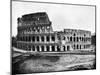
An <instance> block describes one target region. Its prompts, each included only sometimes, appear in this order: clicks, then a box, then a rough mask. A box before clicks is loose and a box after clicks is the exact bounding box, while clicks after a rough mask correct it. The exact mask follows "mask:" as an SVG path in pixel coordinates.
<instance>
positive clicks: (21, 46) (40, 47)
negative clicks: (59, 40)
mask: <svg viewBox="0 0 100 75" xmlns="http://www.w3.org/2000/svg"><path fill="white" fill-rule="evenodd" d="M17 48H19V49H23V50H26V51H37V52H62V51H69V50H70V46H59V45H56V46H55V45H46V46H45V45H37V46H35V45H32V46H31V45H25V44H18V45H17Z"/></svg>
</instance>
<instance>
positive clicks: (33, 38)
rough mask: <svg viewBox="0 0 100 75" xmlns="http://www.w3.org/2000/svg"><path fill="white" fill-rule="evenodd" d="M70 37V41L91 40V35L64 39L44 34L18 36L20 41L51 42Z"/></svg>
mask: <svg viewBox="0 0 100 75" xmlns="http://www.w3.org/2000/svg"><path fill="white" fill-rule="evenodd" d="M66 39H68V41H70V42H80V41H81V42H91V38H89V37H72V36H71V37H64V38H63V39H59V37H58V36H56V35H44V36H23V37H18V40H19V41H26V42H31V41H32V42H50V41H55V40H65V41H66Z"/></svg>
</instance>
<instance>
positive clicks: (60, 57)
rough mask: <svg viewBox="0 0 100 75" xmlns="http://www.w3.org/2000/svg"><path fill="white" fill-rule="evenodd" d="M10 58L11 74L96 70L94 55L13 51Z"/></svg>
mask: <svg viewBox="0 0 100 75" xmlns="http://www.w3.org/2000/svg"><path fill="white" fill-rule="evenodd" d="M12 56H13V57H12V73H13V74H24V73H25V74H26V73H40V72H54V71H71V70H90V69H95V68H96V63H95V54H94V53H87V54H86V53H79V54H78V53H72V54H71V53H63V54H50V53H48V54H23V53H19V52H15V51H13V55H12Z"/></svg>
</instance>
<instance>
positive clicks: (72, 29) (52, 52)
mask: <svg viewBox="0 0 100 75" xmlns="http://www.w3.org/2000/svg"><path fill="white" fill-rule="evenodd" d="M11 54H12V55H11V59H12V60H11V72H12V74H13V75H18V74H34V73H50V72H65V71H66V72H67V71H80V70H95V69H96V6H95V5H81V4H67V3H53V2H37V1H20V0H19V1H17V0H12V1H11Z"/></svg>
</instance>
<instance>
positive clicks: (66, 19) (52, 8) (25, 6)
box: [12, 1, 95, 36]
mask: <svg viewBox="0 0 100 75" xmlns="http://www.w3.org/2000/svg"><path fill="white" fill-rule="evenodd" d="M36 12H46V13H47V14H48V16H49V19H50V21H51V22H52V27H53V30H54V31H61V30H62V31H63V29H82V30H88V31H91V32H92V33H94V32H95V7H94V6H77V5H67V4H66V5H63V4H47V3H34V2H18V1H13V2H12V36H16V35H17V26H18V25H17V18H18V17H21V16H22V15H25V14H30V13H36Z"/></svg>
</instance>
